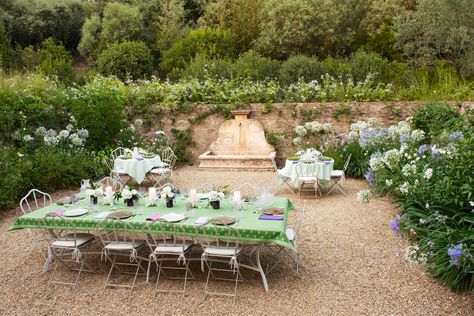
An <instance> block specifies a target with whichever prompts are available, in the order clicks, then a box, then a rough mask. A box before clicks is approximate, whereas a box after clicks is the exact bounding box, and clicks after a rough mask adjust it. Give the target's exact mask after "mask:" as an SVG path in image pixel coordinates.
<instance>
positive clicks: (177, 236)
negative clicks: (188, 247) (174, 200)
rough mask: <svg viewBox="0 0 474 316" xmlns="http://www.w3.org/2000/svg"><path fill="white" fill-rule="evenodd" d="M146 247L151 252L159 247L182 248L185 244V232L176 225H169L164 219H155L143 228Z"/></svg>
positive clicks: (181, 227) (180, 226)
mask: <svg viewBox="0 0 474 316" xmlns="http://www.w3.org/2000/svg"><path fill="white" fill-rule="evenodd" d="M144 232H145V235H146V242H147V245H148V246H149V247H150V250H151V251H153V250H154V248H155V247H157V246H158V245H160V246H184V245H185V243H186V231H185V230H184V227H183V226H182V225H180V224H178V223H171V222H168V221H166V220H164V219H157V220H155V221H152V222H150V223H148V224H147V225H146V227H145V231H144Z"/></svg>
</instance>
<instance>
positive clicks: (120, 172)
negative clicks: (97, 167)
mask: <svg viewBox="0 0 474 316" xmlns="http://www.w3.org/2000/svg"><path fill="white" fill-rule="evenodd" d="M112 172H113V173H117V174H124V175H125V174H127V172H126V171H125V170H123V169H116V170H112Z"/></svg>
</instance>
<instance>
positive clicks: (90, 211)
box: [10, 194, 293, 291]
mask: <svg viewBox="0 0 474 316" xmlns="http://www.w3.org/2000/svg"><path fill="white" fill-rule="evenodd" d="M77 196H79V197H81V194H78V195H77ZM144 200H145V199H140V200H139V201H138V202H137V203H136V204H135V205H134V206H133V207H128V206H126V204H124V202H123V201H118V202H117V204H116V205H114V206H112V207H111V206H110V205H103V204H102V203H101V201H100V200H99V204H97V205H91V204H90V201H89V199H88V198H84V199H82V200H79V201H78V202H76V203H75V204H72V205H68V206H65V205H58V204H51V205H48V206H45V207H42V208H40V209H38V210H36V211H34V212H31V213H28V214H25V215H22V216H20V217H18V218H17V219H16V221H15V222H14V223H13V225H12V226H11V228H10V230H11V231H14V230H18V229H24V228H29V229H48V228H50V229H53V228H57V227H56V226H55V225H54V224H53V222H52V221H54V220H57V219H55V217H51V216H48V214H51V213H52V212H56V211H57V210H71V209H85V210H87V212H84V213H85V214H83V215H81V216H74V217H67V220H68V221H69V222H68V229H73V230H78V231H89V232H94V231H95V230H96V226H97V223H98V222H99V221H101V220H103V218H104V217H103V216H101V215H103V214H104V212H110V211H115V210H127V211H130V212H132V213H133V215H132V216H131V217H130V218H128V219H124V221H127V222H129V224H130V226H131V227H133V230H134V231H135V232H137V233H143V234H149V233H151V234H152V233H153V231H149V230H148V229H149V228H148V227H149V225H148V223H149V222H150V221H149V220H147V219H149V218H150V216H153V215H155V216H156V215H157V214H160V216H163V215H165V214H168V213H177V214H182V215H184V219H183V220H182V221H180V222H179V223H177V224H178V225H180V226H182V228H183V229H184V231H185V235H186V237H188V238H190V239H193V240H197V241H199V239H200V238H205V237H206V236H202V235H201V236H199V235H198V234H197V233H196V232H197V231H201V232H202V230H197V229H196V227H197V226H198V225H200V224H199V221H198V219H200V218H202V217H207V218H213V217H216V216H220V215H229V216H235V217H236V222H235V223H234V224H232V227H233V228H234V229H235V230H236V231H238V235H239V237H236V236H228V234H227V231H225V229H224V228H222V238H223V239H227V238H231V239H232V238H236V239H237V238H239V240H240V243H241V244H243V245H246V246H247V247H251V248H252V250H251V254H252V256H253V258H249V262H248V264H240V266H241V267H244V268H248V269H250V270H254V271H257V272H258V273H260V276H261V278H262V282H263V286H264V288H265V290H266V291H268V290H269V286H268V282H267V278H266V275H265V271H264V270H263V268H262V265H261V261H260V259H261V258H260V250H261V249H262V247H263V246H266V245H279V246H283V247H286V248H289V249H292V248H293V246H292V243H291V242H290V241H289V239H288V237H287V235H286V228H287V222H288V212H289V211H290V210H292V209H293V206H292V204H291V202H290V201H289V200H288V199H287V198H285V197H275V199H274V201H273V203H272V204H271V205H265V207H271V208H281V209H282V210H283V218H282V219H281V220H263V219H259V217H260V215H261V213H260V211H261V209H262V208H265V207H263V206H261V205H257V204H256V202H254V203H245V206H244V208H243V210H240V211H236V210H233V207H232V203H231V201H229V200H228V199H224V200H222V201H221V203H220V205H221V207H220V209H213V208H212V207H210V206H209V203H208V201H207V200H202V201H200V202H199V203H197V205H196V207H195V208H192V209H191V211H187V210H186V198H185V197H184V196H179V195H178V196H177V197H176V198H175V199H174V206H173V207H172V208H168V207H166V203H165V201H163V200H159V203H157V204H158V205H155V206H149V207H147V206H146V202H145V201H144ZM79 213H81V212H79ZM45 218H46V220H45ZM48 221H49V222H50V223H51V227H48ZM171 229H172V228H171V225H170V233H171ZM201 234H203V233H201ZM218 234H219V233H218ZM207 237H210V236H207Z"/></svg>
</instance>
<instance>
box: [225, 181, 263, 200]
mask: <svg viewBox="0 0 474 316" xmlns="http://www.w3.org/2000/svg"><path fill="white" fill-rule="evenodd" d="M236 191H239V192H240V194H241V196H242V198H243V199H245V200H256V199H257V196H258V195H259V194H260V189H259V188H257V187H256V186H254V185H253V184H250V183H247V182H246V183H242V184H240V185H238V186H237V187H235V188H234V189H232V190H231V191H230V193H231V194H233V193H234V192H236Z"/></svg>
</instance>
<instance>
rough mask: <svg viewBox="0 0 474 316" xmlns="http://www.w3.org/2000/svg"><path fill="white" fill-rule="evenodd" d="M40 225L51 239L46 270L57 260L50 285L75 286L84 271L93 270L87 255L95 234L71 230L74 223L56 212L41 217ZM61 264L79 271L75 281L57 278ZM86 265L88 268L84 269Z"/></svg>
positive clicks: (45, 265)
mask: <svg viewBox="0 0 474 316" xmlns="http://www.w3.org/2000/svg"><path fill="white" fill-rule="evenodd" d="M40 227H41V228H42V229H43V233H44V234H45V237H46V238H48V239H49V240H50V244H49V246H48V259H47V260H46V262H45V264H44V271H45V272H46V271H48V267H49V265H50V264H51V263H52V262H53V261H56V265H55V267H54V269H53V272H52V273H51V275H50V278H49V282H48V286H51V284H64V285H69V286H72V288H75V287H76V285H77V282H78V280H79V277H80V276H81V273H82V272H83V271H87V272H93V270H92V269H91V267H90V266H89V265H88V264H87V263H86V257H87V254H88V249H87V247H88V246H89V244H90V243H91V242H92V241H93V240H94V236H93V235H91V234H87V233H81V232H77V231H76V230H71V229H70V228H71V227H72V224H71V223H70V221H69V220H66V219H64V218H62V217H61V216H60V215H55V214H54V213H53V214H51V215H49V216H48V215H47V216H46V217H44V218H43V219H41V220H40ZM59 265H63V266H65V267H67V268H68V269H70V270H71V271H77V274H76V277H75V278H74V281H73V282H68V281H65V280H61V279H55V276H56V272H57V270H58V267H59ZM74 265H79V268H78V269H77V268H74V267H73V266H74ZM84 267H86V268H87V270H84Z"/></svg>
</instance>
